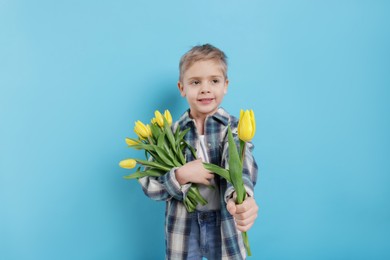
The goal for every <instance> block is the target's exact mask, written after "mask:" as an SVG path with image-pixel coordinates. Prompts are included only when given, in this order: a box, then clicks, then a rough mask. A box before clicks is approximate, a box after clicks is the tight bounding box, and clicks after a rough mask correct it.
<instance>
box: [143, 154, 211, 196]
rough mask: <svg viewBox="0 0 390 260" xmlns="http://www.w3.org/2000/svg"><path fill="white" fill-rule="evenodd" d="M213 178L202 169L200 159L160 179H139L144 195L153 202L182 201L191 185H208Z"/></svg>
mask: <svg viewBox="0 0 390 260" xmlns="http://www.w3.org/2000/svg"><path fill="white" fill-rule="evenodd" d="M213 177H214V174H212V173H211V172H210V171H208V170H206V169H205V168H204V167H203V163H202V160H201V159H197V160H194V161H191V162H188V163H186V164H185V165H183V166H181V167H179V168H173V169H172V170H171V171H169V172H168V173H166V174H164V175H163V176H161V177H158V178H156V177H143V178H140V179H139V182H140V183H141V185H142V189H143V191H144V193H145V194H146V195H147V196H148V197H150V198H151V199H154V200H170V199H171V198H175V199H177V200H180V201H182V200H183V199H184V198H185V196H186V193H187V191H188V188H189V186H190V185H191V183H201V184H204V185H209V184H210V180H211V179H212V178H213Z"/></svg>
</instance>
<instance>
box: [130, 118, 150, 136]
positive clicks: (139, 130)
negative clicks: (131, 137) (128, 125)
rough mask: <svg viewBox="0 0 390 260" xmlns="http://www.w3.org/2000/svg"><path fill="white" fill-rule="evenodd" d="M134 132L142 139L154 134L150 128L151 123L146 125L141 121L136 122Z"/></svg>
mask: <svg viewBox="0 0 390 260" xmlns="http://www.w3.org/2000/svg"><path fill="white" fill-rule="evenodd" d="M134 132H135V133H136V134H137V135H138V137H139V138H141V139H142V140H145V139H147V138H148V137H149V136H151V135H152V131H151V130H150V126H149V125H144V124H143V123H142V122H141V121H139V120H138V121H137V122H135V126H134Z"/></svg>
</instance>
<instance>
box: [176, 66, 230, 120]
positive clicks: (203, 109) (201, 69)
mask: <svg viewBox="0 0 390 260" xmlns="http://www.w3.org/2000/svg"><path fill="white" fill-rule="evenodd" d="M228 84H229V81H228V80H227V79H225V77H224V75H223V72H222V69H221V65H220V64H219V63H218V62H216V61H213V60H205V61H198V62H195V63H194V64H193V65H192V66H191V67H189V68H188V69H187V70H186V71H185V72H184V74H183V77H182V81H180V82H179V83H178V87H179V90H180V93H181V95H182V96H183V97H186V98H187V102H188V104H189V106H190V110H191V116H192V117H194V118H196V117H206V116H207V115H211V114H214V113H215V112H216V111H217V109H218V107H219V105H220V104H221V102H222V99H223V97H224V95H225V94H226V92H227V87H228Z"/></svg>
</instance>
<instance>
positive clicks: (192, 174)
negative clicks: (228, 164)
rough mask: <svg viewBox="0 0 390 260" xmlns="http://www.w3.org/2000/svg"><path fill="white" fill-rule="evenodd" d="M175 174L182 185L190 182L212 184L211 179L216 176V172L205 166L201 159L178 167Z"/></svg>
mask: <svg viewBox="0 0 390 260" xmlns="http://www.w3.org/2000/svg"><path fill="white" fill-rule="evenodd" d="M175 174H176V180H177V181H178V182H179V184H180V185H183V184H186V183H189V182H192V183H200V184H204V185H210V180H211V179H212V178H214V174H213V173H211V172H210V171H208V170H206V169H205V168H204V167H203V163H202V160H201V159H197V160H194V161H191V162H189V163H186V164H185V165H183V166H182V167H180V168H179V169H177V170H176V172H175Z"/></svg>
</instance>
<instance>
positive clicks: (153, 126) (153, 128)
mask: <svg viewBox="0 0 390 260" xmlns="http://www.w3.org/2000/svg"><path fill="white" fill-rule="evenodd" d="M150 130H151V131H152V135H153V138H154V139H155V140H158V138H159V136H160V134H161V129H160V127H159V126H158V125H156V124H153V123H151V124H150Z"/></svg>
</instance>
